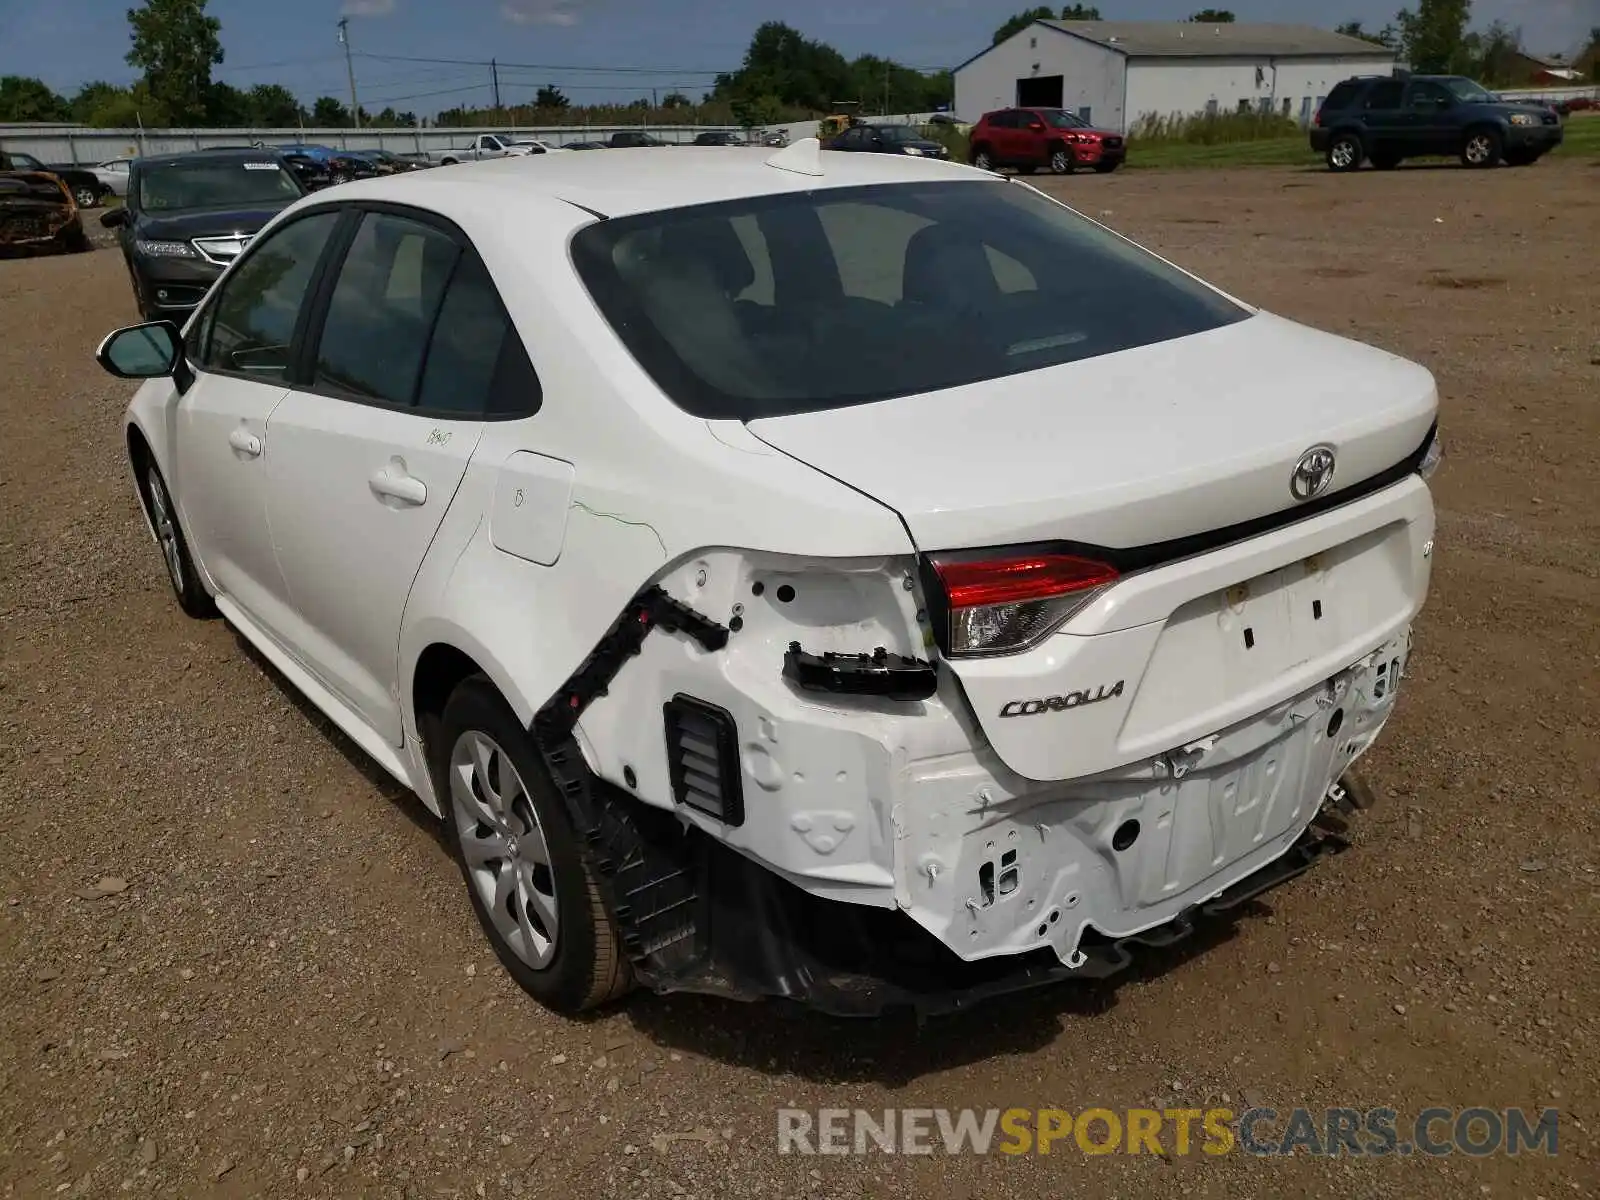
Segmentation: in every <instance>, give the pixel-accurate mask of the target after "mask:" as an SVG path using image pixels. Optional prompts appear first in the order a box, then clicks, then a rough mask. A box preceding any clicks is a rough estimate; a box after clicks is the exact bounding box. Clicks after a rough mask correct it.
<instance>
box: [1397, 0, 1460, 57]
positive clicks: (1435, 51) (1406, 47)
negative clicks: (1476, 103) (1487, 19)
mask: <svg viewBox="0 0 1600 1200" xmlns="http://www.w3.org/2000/svg"><path fill="white" fill-rule="evenodd" d="M1471 15H1472V0H1418V2H1417V7H1416V9H1415V10H1413V9H1409V8H1404V9H1401V10H1400V12H1398V13H1397V14H1396V15H1395V25H1396V26H1397V27H1398V29H1399V40H1400V52H1401V54H1402V55H1404V57H1405V60H1406V62H1407V64H1408V65H1409V66H1410V67H1411V69H1412V70H1413V71H1417V72H1420V73H1422V74H1426V75H1433V74H1455V73H1459V72H1464V71H1468V70H1470V69H1471V63H1470V62H1469V61H1468V59H1469V55H1470V47H1469V46H1468V44H1467V20H1468V18H1469V17H1470V16H1471Z"/></svg>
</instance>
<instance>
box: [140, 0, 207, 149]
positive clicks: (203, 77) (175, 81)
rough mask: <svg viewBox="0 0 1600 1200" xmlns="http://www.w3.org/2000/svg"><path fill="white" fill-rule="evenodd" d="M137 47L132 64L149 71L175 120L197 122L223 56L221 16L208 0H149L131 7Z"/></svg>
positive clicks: (147, 78) (156, 93) (154, 90)
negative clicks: (214, 14)
mask: <svg viewBox="0 0 1600 1200" xmlns="http://www.w3.org/2000/svg"><path fill="white" fill-rule="evenodd" d="M128 24H129V25H130V26H131V27H132V38H133V49H131V50H129V51H128V65H129V66H133V67H138V68H139V69H140V70H142V71H143V72H144V78H145V82H146V83H147V84H149V87H150V93H151V95H153V96H154V97H155V98H156V99H157V100H159V101H160V102H161V104H162V107H163V108H165V109H166V112H167V116H168V118H169V119H170V120H173V121H176V122H178V123H179V124H198V123H200V122H203V121H204V120H205V119H206V110H207V108H208V106H209V101H210V99H211V68H212V67H214V66H216V65H217V64H218V63H220V62H221V61H222V42H221V40H220V38H219V34H220V33H221V32H222V22H221V21H219V20H217V19H216V18H215V17H211V16H207V15H206V0H145V3H144V7H142V8H130V9H129V10H128Z"/></svg>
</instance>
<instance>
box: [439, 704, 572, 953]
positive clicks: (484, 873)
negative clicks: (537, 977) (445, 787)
mask: <svg viewBox="0 0 1600 1200" xmlns="http://www.w3.org/2000/svg"><path fill="white" fill-rule="evenodd" d="M450 807H451V810H452V816H453V818H454V820H455V822H456V830H457V832H458V833H459V834H460V840H461V854H462V858H463V859H464V860H465V862H466V864H467V871H468V878H469V879H470V881H471V884H472V886H473V887H474V888H475V889H476V890H477V892H478V897H479V899H480V900H481V901H482V902H483V907H484V909H485V910H486V911H487V913H488V914H489V919H490V921H491V922H492V923H493V925H494V929H495V933H496V934H497V935H498V936H499V937H500V939H501V940H502V941H503V942H504V943H505V945H506V946H507V947H508V948H509V949H510V950H511V952H512V953H513V954H515V955H516V956H517V958H519V959H521V960H522V961H523V962H525V963H527V965H528V966H530V967H532V968H534V969H535V970H540V969H543V968H545V967H548V966H549V965H550V962H551V960H552V959H554V958H555V953H556V940H557V937H558V934H559V930H560V918H559V914H558V912H557V904H556V886H555V876H554V874H553V873H552V866H551V861H550V846H549V843H548V842H546V840H545V836H544V830H543V829H542V828H541V827H540V825H539V817H538V813H537V812H536V811H535V809H534V806H533V798H532V796H530V795H529V793H528V787H527V784H526V783H524V782H523V779H522V776H521V774H520V773H519V772H518V771H517V768H516V765H515V764H514V763H513V762H512V761H511V757H510V756H509V755H508V754H507V753H506V752H505V751H504V750H503V749H501V748H500V745H499V744H498V743H497V742H496V741H495V740H494V739H493V738H491V737H490V736H489V735H488V734H486V733H484V732H482V731H481V730H476V729H469V730H467V731H466V732H464V733H462V734H461V736H460V737H458V738H457V739H456V744H455V746H454V748H453V749H452V750H451V752H450Z"/></svg>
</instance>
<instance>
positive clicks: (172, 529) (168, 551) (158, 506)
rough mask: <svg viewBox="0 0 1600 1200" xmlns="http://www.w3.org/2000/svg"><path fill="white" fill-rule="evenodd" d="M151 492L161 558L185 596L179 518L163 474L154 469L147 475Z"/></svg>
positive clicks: (176, 587) (180, 593) (151, 514)
mask: <svg viewBox="0 0 1600 1200" xmlns="http://www.w3.org/2000/svg"><path fill="white" fill-rule="evenodd" d="M145 483H146V486H147V487H148V488H149V492H150V524H152V525H154V526H155V530H156V540H157V541H158V542H160V543H161V557H162V558H164V559H166V560H167V574H168V575H169V576H170V577H171V579H172V586H173V587H174V588H175V589H177V592H178V594H179V595H180V596H181V595H182V594H183V554H182V551H181V549H180V548H179V546H178V525H177V518H176V517H174V516H173V515H172V499H171V497H169V496H168V495H167V488H166V485H165V484H164V483H162V482H161V473H160V472H159V471H157V470H156V469H155V468H154V467H152V468H151V469H150V470H149V472H147V473H146V475H145Z"/></svg>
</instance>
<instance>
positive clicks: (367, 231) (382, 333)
mask: <svg viewBox="0 0 1600 1200" xmlns="http://www.w3.org/2000/svg"><path fill="white" fill-rule="evenodd" d="M460 253H461V250H460V248H459V247H458V246H457V245H456V243H455V241H454V239H452V238H451V237H450V236H449V235H448V234H446V233H443V232H442V231H440V230H438V229H435V228H434V227H433V226H431V225H424V224H422V223H421V222H418V221H411V220H407V219H406V218H404V217H396V216H391V215H389V214H388V213H367V214H366V215H365V216H364V217H362V219H361V227H360V229H358V230H357V231H356V236H355V240H354V241H353V242H352V243H351V245H350V249H349V252H348V253H347V254H346V255H345V259H344V264H343V266H341V267H340V269H339V279H338V282H337V283H336V284H335V285H334V289H333V297H332V299H331V300H330V301H329V303H328V315H327V318H326V320H325V321H324V322H323V326H322V337H321V339H320V340H319V342H318V344H317V364H316V374H315V377H314V381H313V385H314V386H315V387H316V388H317V389H318V390H322V389H328V390H332V391H335V392H339V393H343V394H344V395H348V396H351V397H354V398H357V399H362V400H371V401H377V402H379V403H383V404H394V405H409V404H411V403H412V401H413V399H414V398H415V396H416V391H417V382H418V379H419V377H420V376H421V373H422V359H423V353H424V352H425V351H426V349H427V346H428V336H429V333H430V331H431V330H432V329H433V324H434V318H435V317H436V316H437V315H438V312H439V305H440V302H441V301H442V300H443V299H444V291H445V285H446V284H447V283H449V281H450V274H451V272H452V271H454V270H455V265H456V259H457V258H458V257H459V255H460Z"/></svg>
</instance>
